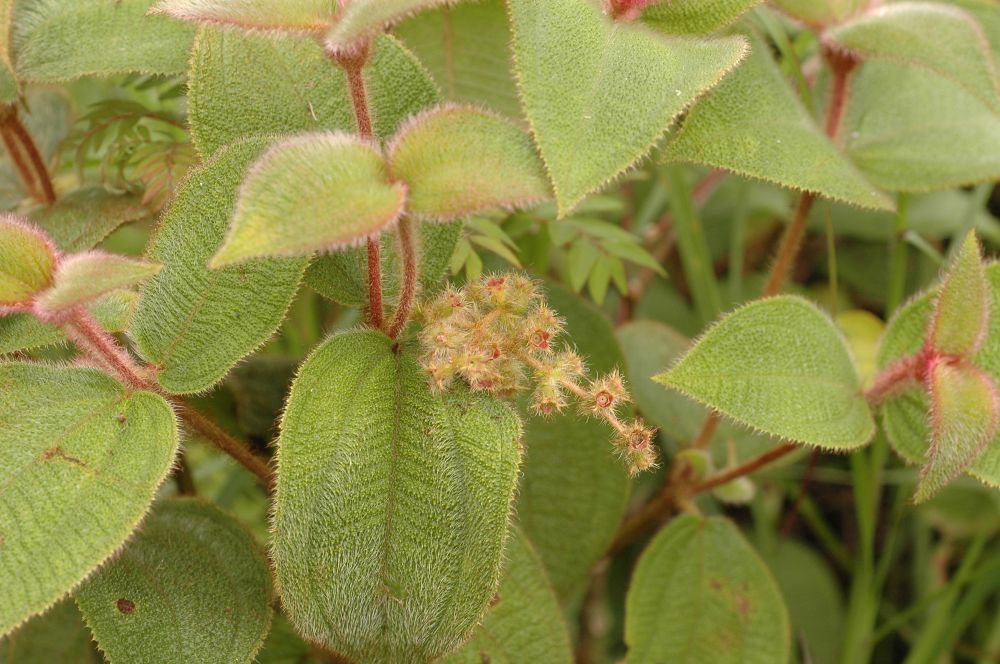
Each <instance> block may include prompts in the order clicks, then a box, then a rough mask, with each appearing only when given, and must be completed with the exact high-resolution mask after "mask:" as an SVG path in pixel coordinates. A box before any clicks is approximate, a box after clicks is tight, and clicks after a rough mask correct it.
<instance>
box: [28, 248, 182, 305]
mask: <svg viewBox="0 0 1000 664" xmlns="http://www.w3.org/2000/svg"><path fill="white" fill-rule="evenodd" d="M162 267H163V266H162V265H158V264H156V263H149V262H147V261H142V260H136V259H134V258H128V257H126V256H118V255H115V254H106V253H104V252H99V251H91V252H87V253H84V254H75V255H73V256H68V257H66V258H63V259H62V260H61V261H59V266H58V267H57V268H56V274H55V281H54V283H53V284H52V287H51V288H49V289H48V290H46V291H45V292H44V293H42V294H41V295H39V296H38V303H39V304H40V305H41V306H42V307H43V308H45V309H46V310H48V311H50V312H53V313H56V312H59V311H64V310H66V309H68V308H70V307H74V306H76V305H78V304H83V303H84V302H90V301H91V300H95V299H97V298H99V297H101V296H102V295H106V294H107V293H110V292H111V291H114V290H117V289H119V288H126V287H128V286H134V285H136V284H138V283H141V282H143V281H145V280H147V279H149V278H150V277H152V276H153V275H155V274H157V273H158V272H159V271H160V270H161V269H162Z"/></svg>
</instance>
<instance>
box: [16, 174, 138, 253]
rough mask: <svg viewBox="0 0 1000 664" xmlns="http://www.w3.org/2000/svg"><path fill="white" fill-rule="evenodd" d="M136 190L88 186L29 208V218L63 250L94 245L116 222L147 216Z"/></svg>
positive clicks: (113, 228) (116, 225)
mask: <svg viewBox="0 0 1000 664" xmlns="http://www.w3.org/2000/svg"><path fill="white" fill-rule="evenodd" d="M150 214H151V213H150V211H149V209H148V208H146V207H145V206H144V205H142V197H141V196H138V195H136V194H113V193H111V192H109V191H108V190H107V189H105V188H104V187H102V186H89V187H83V188H81V189H77V190H76V191H73V192H71V193H69V194H66V195H65V196H61V197H60V198H59V200H57V201H56V202H55V203H53V204H52V205H46V206H44V207H38V208H35V209H34V210H31V211H29V212H28V217H29V218H30V219H31V221H32V222H33V223H34V224H35V225H36V226H38V227H39V228H41V229H42V230H43V231H45V233H46V234H47V235H48V236H49V237H50V238H52V241H53V242H54V243H55V245H56V246H57V247H59V248H60V249H61V250H62V251H71V252H75V251H86V250H87V249H92V248H94V247H95V246H96V245H97V244H98V243H99V242H100V241H101V240H103V239H104V238H106V237H107V236H108V235H110V234H111V232H112V231H114V230H115V229H116V228H118V227H119V226H122V225H123V224H128V223H131V222H133V221H139V220H140V219H146V218H147V217H149V216H150Z"/></svg>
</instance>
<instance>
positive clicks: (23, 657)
mask: <svg viewBox="0 0 1000 664" xmlns="http://www.w3.org/2000/svg"><path fill="white" fill-rule="evenodd" d="M0 662H6V663H7V664H19V663H20V664H36V663H37V664H44V663H47V662H65V663H66V664H102V662H103V660H102V659H101V656H100V654H99V653H98V652H97V650H95V649H94V647H93V645H92V644H91V642H90V632H89V631H87V626H86V625H84V624H83V619H82V618H81V617H80V612H79V611H77V609H76V605H75V604H73V600H69V599H68V600H65V601H63V602H60V603H59V604H57V605H55V606H54V607H52V608H51V609H49V610H48V611H46V612H45V615H42V616H38V617H36V618H32V619H31V620H29V621H28V622H27V623H26V624H25V625H23V626H22V627H21V628H20V629H18V630H17V631H16V632H14V633H13V634H10V635H8V636H7V637H5V638H2V639H0Z"/></svg>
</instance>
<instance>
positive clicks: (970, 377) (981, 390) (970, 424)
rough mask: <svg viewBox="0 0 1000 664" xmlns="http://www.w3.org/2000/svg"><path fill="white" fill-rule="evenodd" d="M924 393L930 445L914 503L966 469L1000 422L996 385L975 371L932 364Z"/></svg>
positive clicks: (980, 371)
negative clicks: (927, 402)
mask: <svg viewBox="0 0 1000 664" xmlns="http://www.w3.org/2000/svg"><path fill="white" fill-rule="evenodd" d="M927 388H928V391H929V393H930V401H931V410H930V424H931V440H930V447H929V448H928V450H927V462H926V463H925V464H924V467H923V468H922V469H921V470H920V481H919V482H918V483H917V491H916V494H915V495H914V497H913V499H914V501H916V502H918V503H922V502H923V501H925V500H927V499H928V498H930V497H932V496H934V495H935V494H936V493H937V492H939V491H940V490H941V489H943V488H944V487H945V485H946V484H948V482H950V481H952V480H953V479H955V478H956V477H958V476H959V475H961V474H962V473H963V472H965V471H966V470H968V469H969V467H970V466H971V465H972V464H973V462H975V460H976V459H978V458H979V456H980V455H982V453H983V451H985V449H986V446H987V445H989V443H990V441H992V440H993V438H994V436H996V433H997V424H998V422H1000V397H998V395H997V388H996V385H995V384H994V383H993V379H991V378H990V377H989V376H988V375H986V373H985V372H983V371H982V370H980V369H978V368H977V367H974V366H972V365H952V364H948V363H947V362H938V363H934V364H933V365H932V366H931V368H930V370H929V372H928V377H927Z"/></svg>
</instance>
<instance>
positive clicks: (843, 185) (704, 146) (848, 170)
mask: <svg viewBox="0 0 1000 664" xmlns="http://www.w3.org/2000/svg"><path fill="white" fill-rule="evenodd" d="M666 155H667V158H668V159H676V160H679V161H689V162H695V163H699V164H706V165H709V166H716V167H719V168H725V169H728V170H731V171H733V172H735V173H739V174H741V175H748V176H750V177H756V178H761V179H763V180H767V181H769V182H774V183H776V184H780V185H782V186H785V187H791V188H792V189H799V190H804V191H811V192H815V193H818V194H820V195H822V196H826V197H827V198H833V199H835V200H840V201H844V202H846V203H851V204H853V205H859V206H861V207H867V208H878V209H883V210H890V209H892V207H893V205H892V200H891V199H890V198H888V197H887V196H886V195H885V194H884V193H882V192H880V191H879V190H878V188H876V187H875V186H874V185H873V184H871V183H870V182H868V181H867V180H866V179H865V177H864V176H863V175H862V174H861V173H860V172H859V171H858V169H857V168H856V167H855V166H853V165H852V164H851V162H850V161H849V160H848V159H847V158H846V157H845V156H844V155H842V154H841V152H840V150H839V149H838V148H837V147H836V146H835V145H834V144H833V143H831V142H830V140H829V139H828V138H827V137H826V136H825V135H824V134H823V132H822V131H821V130H820V129H819V127H817V126H816V122H815V120H814V119H813V117H812V116H811V115H810V114H809V112H808V111H807V110H806V109H805V107H804V106H803V105H802V102H801V101H800V100H799V98H798V96H796V94H795V92H794V91H793V90H792V88H791V86H789V84H788V82H787V81H786V80H785V76H784V74H782V73H781V71H780V70H779V69H778V66H777V65H776V64H775V62H774V60H773V58H772V57H771V55H770V50H769V49H768V47H767V46H766V45H765V44H763V43H762V42H761V41H760V40H756V39H755V40H754V43H753V50H752V52H751V53H750V57H749V58H748V59H747V62H745V63H743V64H742V65H741V66H740V67H739V69H737V70H736V71H735V72H733V73H732V74H731V75H729V76H727V77H726V79H725V80H724V81H723V82H722V83H721V84H720V85H719V87H718V88H716V89H715V90H713V91H711V92H710V93H709V94H708V95H707V96H706V97H705V99H703V100H702V101H700V102H699V103H698V104H697V106H695V107H694V108H692V109H691V112H690V113H688V116H687V118H685V120H684V123H683V125H682V126H681V129H680V131H678V132H677V134H676V136H675V137H674V138H673V140H671V141H670V143H669V144H668V145H667V148H666Z"/></svg>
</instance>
